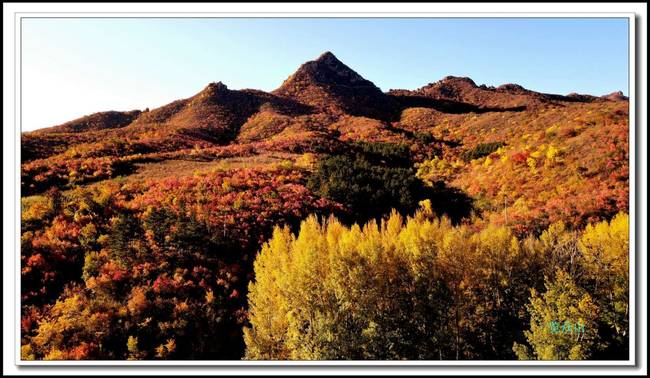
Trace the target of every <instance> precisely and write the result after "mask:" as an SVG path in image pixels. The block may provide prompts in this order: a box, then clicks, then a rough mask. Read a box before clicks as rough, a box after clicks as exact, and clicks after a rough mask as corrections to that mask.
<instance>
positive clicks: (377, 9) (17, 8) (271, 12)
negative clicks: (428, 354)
mask: <svg viewBox="0 0 650 378" xmlns="http://www.w3.org/2000/svg"><path fill="white" fill-rule="evenodd" d="M465 5H470V4H465ZM369 6H370V4H327V9H328V10H329V9H333V8H336V9H337V10H335V11H328V12H321V11H320V10H321V9H322V7H323V4H119V5H118V4H107V3H103V4H15V3H14V4H3V13H4V16H3V17H4V19H3V29H4V33H3V35H4V37H3V42H4V43H3V50H4V52H5V54H4V55H5V56H13V57H14V59H15V60H14V61H13V62H7V60H6V59H5V61H4V66H3V70H4V73H3V74H4V78H5V80H4V82H5V86H4V88H3V93H4V98H5V100H4V109H5V112H3V113H4V114H5V117H3V118H4V124H5V128H4V129H3V135H4V138H3V140H4V141H5V142H3V166H4V167H5V169H4V172H5V173H4V175H3V179H5V180H6V179H7V178H8V177H12V176H9V174H11V173H13V177H12V178H13V179H14V180H15V181H14V186H13V187H11V186H10V185H7V184H5V185H4V186H3V187H4V189H5V190H3V203H4V204H5V205H10V204H11V202H13V206H12V207H13V210H14V214H13V222H11V223H13V226H14V227H13V228H12V227H7V226H5V227H3V240H4V242H3V246H4V250H5V253H4V254H3V261H4V264H3V266H4V267H5V268H4V275H3V283H4V284H5V285H4V291H3V292H4V294H5V295H4V299H3V302H4V306H5V307H7V295H6V294H7V290H6V289H7V287H8V286H10V285H6V283H7V281H8V280H7V278H8V277H12V278H13V279H14V282H13V284H14V285H15V286H14V292H13V300H14V303H13V305H14V312H13V318H14V319H13V323H12V326H13V332H11V333H13V335H14V338H13V339H10V338H8V337H5V338H3V348H4V350H5V351H8V350H13V352H14V363H15V364H16V365H18V366H78V367H81V366H84V367H91V366H92V367H97V366H123V367H127V366H148V367H152V366H155V367H170V366H174V367H179V366H221V367H259V366H264V367H272V366H280V367H327V366H330V367H332V366H340V367H352V366H360V367H384V368H383V370H384V371H383V372H385V370H386V369H385V367H395V366H397V367H452V366H453V367H459V366H460V367H508V366H510V367H513V366H514V367H525V366H527V367H531V366H535V367H549V366H554V367H574V366H582V367H593V366H599V367H600V368H599V369H598V370H596V371H592V374H594V373H595V374H598V373H608V371H607V370H605V369H603V367H605V366H610V367H611V366H621V367H623V366H627V367H630V366H635V365H636V364H637V363H638V362H640V361H637V357H639V358H640V359H641V360H642V362H643V364H642V365H643V367H644V368H645V369H647V367H646V366H645V362H646V361H645V359H646V358H647V356H645V354H638V353H637V349H636V347H637V343H636V338H637V336H638V335H637V333H636V331H637V327H636V326H637V321H638V319H636V314H637V303H636V293H637V291H636V283H637V281H636V279H637V276H636V267H637V266H636V263H637V262H642V261H644V259H645V256H644V255H642V254H640V255H639V256H637V254H636V253H631V255H630V357H631V358H630V360H627V361H485V360H483V361H428V360H427V361H236V360H228V361H186V360H174V361H105V360H100V361H22V360H20V306H19V303H18V300H19V298H20V282H19V278H20V275H19V274H17V272H20V253H19V251H18V253H15V251H17V249H16V246H17V247H18V248H19V246H20V208H19V206H20V187H19V183H20V176H19V173H20V165H19V162H20V149H19V148H17V149H16V150H14V151H12V153H11V154H8V151H10V150H13V149H15V147H16V146H20V128H19V127H16V125H20V109H21V108H20V98H21V97H20V96H21V92H20V85H19V78H20V74H21V71H20V67H21V66H20V64H21V62H20V53H19V51H20V33H21V30H20V20H21V18H23V17H98V16H99V17H129V18H136V17H169V18H171V17H204V18H209V17H251V18H253V17H291V18H296V17H300V18H302V17H314V18H326V17H337V18H343V17H370V18H374V17H403V18H451V17H464V18H486V17H507V18H518V17H527V18H545V17H554V18H574V17H579V18H595V17H601V18H602V17H619V18H621V17H623V18H628V22H629V27H630V34H629V47H630V48H629V97H630V112H629V114H630V139H629V140H630V156H631V157H630V165H629V167H630V183H631V185H630V206H629V214H630V217H631V219H632V223H631V225H630V243H631V244H630V251H642V250H639V249H637V247H639V246H638V245H637V243H636V242H637V236H639V235H636V233H635V230H636V227H637V226H638V224H637V223H635V220H638V219H637V216H638V214H637V205H638V204H637V192H636V185H635V184H634V183H637V181H636V180H637V179H638V177H637V176H636V159H635V157H637V153H638V152H640V153H642V154H643V156H644V157H646V153H647V152H646V150H645V149H644V148H640V149H639V150H640V151H637V150H636V131H637V128H636V127H634V126H635V125H636V122H637V121H638V120H637V118H636V116H637V111H638V110H639V109H637V103H636V98H637V95H639V93H637V90H638V88H637V86H636V83H637V82H636V80H637V76H636V74H637V71H636V69H637V67H636V61H637V59H636V58H637V57H636V53H637V51H636V49H635V46H637V44H636V42H637V41H636V36H637V30H636V26H637V25H636V22H635V13H632V12H630V11H629V10H628V11H626V12H612V8H614V9H616V8H617V4H600V3H599V4H590V5H589V7H588V8H589V9H590V10H591V11H592V12H589V13H582V12H580V10H583V9H586V8H587V7H585V6H584V5H583V4H555V5H554V7H555V8H558V9H559V8H564V10H565V11H564V12H548V11H547V9H544V8H548V4H547V5H544V4H530V5H527V6H526V8H528V9H527V11H517V12H509V11H506V10H510V9H521V8H522V7H523V5H521V4H518V5H517V6H515V4H471V5H470V6H471V9H472V10H473V12H471V13H466V12H462V11H459V9H462V6H463V4H384V3H382V4H372V5H371V6H372V9H373V10H374V11H373V12H364V11H361V10H363V9H364V8H366V7H369ZM618 6H619V9H620V4H619V5H618ZM628 6H629V4H628ZM152 7H154V8H155V9H156V10H157V12H150V11H148V10H150V9H151V8H152ZM319 7H320V8H321V9H319ZM6 8H10V9H6ZM116 8H120V9H126V10H127V11H126V12H123V11H121V10H119V11H116ZM628 8H630V7H628ZM631 8H634V9H632V10H633V11H634V12H637V13H641V14H642V15H643V16H646V15H647V9H645V8H644V7H643V5H642V4H638V5H637V6H636V7H631ZM77 9H83V10H84V11H82V12H77V11H76V10H77ZM283 9H284V10H285V11H283ZM287 9H289V11H286V10H287ZM36 10H38V12H35V11H36ZM252 10H254V11H252ZM423 10H424V11H423ZM481 10H483V12H481V13H479V12H480V11H481ZM531 10H533V11H534V12H535V13H531V12H530V11H531ZM543 10H546V11H545V12H540V11H543ZM12 18H13V19H12ZM643 21H645V19H644V20H643ZM12 28H13V30H12ZM642 29H643V30H645V25H643V26H642ZM11 36H12V37H13V38H11V39H9V38H8V37H11ZM641 37H642V38H641V41H639V45H638V47H639V49H640V50H641V54H642V57H643V59H644V60H645V59H646V51H645V48H642V47H641V45H642V44H644V43H645V42H646V41H644V40H643V38H647V35H641ZM8 42H9V43H8ZM14 46H15V49H14ZM8 47H9V48H8ZM11 49H14V51H13V54H11ZM7 50H9V54H7ZM8 63H13V68H14V70H13V71H14V72H7V71H8V70H7V68H8V67H7V66H10V67H11V64H8ZM644 64H645V62H644V63H643V64H642V66H644ZM644 67H645V66H644ZM644 74H645V72H640V77H639V79H640V80H644ZM10 75H13V79H14V80H13V83H14V88H13V90H14V93H13V96H12V95H11V93H10V92H9V90H8V89H11V88H8V87H7V83H9V82H12V81H11V78H10ZM8 79H9V80H8ZM640 87H641V88H642V90H643V95H645V93H646V88H645V86H644V85H643V84H641V85H640ZM7 94H9V96H7ZM643 97H644V96H642V98H643ZM7 99H15V103H14V104H12V105H14V109H13V110H14V115H15V117H14V118H13V121H12V120H11V119H10V120H7V118H11V111H7V110H9V109H10V108H8V107H7ZM641 110H642V112H643V115H642V116H641V117H640V118H641V119H643V120H645V119H646V118H645V114H646V111H647V110H646V109H645V108H643V109H641ZM9 125H12V126H13V129H11V130H8V128H9V127H10V126H9ZM642 126H645V125H642ZM638 131H639V134H640V135H644V131H645V130H643V129H642V128H641V127H639V130H638ZM11 132H13V134H11ZM8 137H10V138H8ZM642 140H643V141H645V138H643V139H642ZM7 141H13V142H14V143H13V146H11V148H8V147H9V146H7ZM8 157H13V159H8ZM9 161H11V163H9ZM642 161H643V162H644V163H646V162H647V157H646V159H642ZM641 166H642V167H643V166H644V165H643V164H642V165H641ZM7 168H8V169H7ZM644 168H645V167H644ZM640 173H641V177H642V178H643V177H645V173H644V172H640ZM6 181H9V180H6ZM641 185H644V183H643V182H642V183H641ZM645 190H647V188H645ZM642 193H645V191H644V189H643V188H642ZM646 195H647V194H646ZM11 199H13V201H10V200H11ZM641 202H642V203H643V200H642V201H641ZM9 207H10V206H5V209H7V208H9ZM645 216H646V215H645V214H644V215H643V217H644V218H643V219H644V220H645ZM7 220H11V218H9V216H8V214H7V213H6V212H5V213H4V215H3V221H5V222H6V221H7ZM639 223H640V224H645V221H642V222H639ZM640 236H641V237H642V240H641V243H640V245H641V246H645V245H646V235H645V234H643V235H640ZM8 240H9V241H10V243H11V244H10V245H9V246H7V241H8ZM7 247H10V248H7ZM7 251H13V252H14V254H13V257H14V261H13V264H11V263H9V264H7V262H10V261H7V260H8V255H11V254H8V253H7ZM637 257H639V259H638V260H637ZM12 266H13V272H10V273H9V274H7V267H12ZM639 279H640V280H642V281H643V284H642V286H641V287H642V288H644V289H645V288H647V283H646V275H645V274H640V276H639ZM12 286H13V285H12ZM10 294H11V292H10ZM639 299H641V300H642V307H641V309H642V310H643V311H644V312H643V313H642V316H641V318H642V319H644V320H645V321H646V322H647V318H646V314H645V310H646V309H647V303H646V302H645V300H646V299H645V298H639ZM7 313H8V311H6V310H4V311H3V323H4V329H5V331H7V319H6V315H7ZM644 324H646V323H644ZM5 334H9V333H8V332H5ZM8 341H9V342H10V343H11V344H13V345H12V346H11V349H8V348H6V347H7V346H8V345H7V344H8ZM646 343H647V340H646V339H645V337H644V340H643V345H642V348H641V350H645V347H646V346H647V344H646ZM4 357H6V356H4ZM5 361H6V360H5ZM5 367H7V366H6V365H5ZM166 370H170V369H169V368H166ZM5 371H6V370H5ZM456 372H457V370H456ZM159 373H163V374H164V373H166V372H159ZM501 374H503V372H502V373H501ZM563 374H566V373H563Z"/></svg>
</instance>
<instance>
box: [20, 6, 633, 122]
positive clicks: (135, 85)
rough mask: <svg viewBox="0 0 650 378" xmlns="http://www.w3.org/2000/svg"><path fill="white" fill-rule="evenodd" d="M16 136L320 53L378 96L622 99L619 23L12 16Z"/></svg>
mask: <svg viewBox="0 0 650 378" xmlns="http://www.w3.org/2000/svg"><path fill="white" fill-rule="evenodd" d="M22 28H23V29H22V33H23V34H22V95H23V98H22V100H23V102H22V109H23V111H22V117H23V118H22V119H23V125H22V126H23V131H26V130H34V129H37V128H41V127H47V126H53V125H56V124H60V123H63V122H65V121H68V120H71V119H74V118H77V117H80V116H83V115H87V114H90V113H94V112H97V111H105V110H132V109H144V108H146V107H149V108H155V107H158V106H161V105H164V104H166V103H169V102H171V101H173V100H176V99H180V98H186V97H189V96H192V95H193V94H195V93H196V92H198V91H200V90H201V89H202V88H203V87H205V86H206V85H207V84H208V83H210V82H213V81H222V82H224V83H225V84H226V85H228V87H229V88H231V89H241V88H256V89H262V90H267V91H268V90H272V89H275V88H277V87H278V86H279V85H280V84H281V83H282V81H283V80H284V79H286V78H287V76H289V75H290V74H291V73H292V72H294V71H295V70H296V68H297V67H298V66H299V65H300V64H301V63H303V62H305V61H307V60H311V59H314V58H316V57H317V56H318V55H320V54H321V53H322V52H324V51H331V52H333V53H334V54H335V55H336V56H337V57H338V58H339V59H340V60H341V61H343V62H344V63H346V64H347V65H348V66H350V67H351V68H352V69H354V70H355V71H357V72H358V73H359V74H361V75H362V76H363V77H365V78H366V79H368V80H371V81H373V82H374V83H375V84H376V85H377V86H379V87H380V88H381V89H382V90H384V91H387V90H388V89H391V88H401V89H415V88H419V87H421V86H424V85H426V84H428V83H430V82H434V81H437V80H440V79H441V78H443V77H444V76H447V75H454V76H469V77H471V78H472V79H473V80H474V81H475V82H476V83H477V84H487V85H494V86H498V85H501V84H504V83H517V84H520V85H523V86H524V87H526V88H529V89H532V90H536V91H540V92H548V93H559V94H567V93H570V92H578V93H587V94H593V95H603V94H607V93H611V92H613V91H618V90H621V91H623V92H624V93H625V94H626V95H627V94H628V32H627V28H628V22H627V19H611V18H610V19H605V18H601V19H566V18H564V19H562V18H558V19H531V18H528V19H503V18H501V19H499V18H493V19H467V18H465V19H462V18H460V19H439V18H438V19H436V18H433V19H431V18H430V19H407V18H403V19H387V18H383V19H355V18H352V19H350V18H347V19H346V18H338V19H323V18H321V19H314V18H312V19H306V18H302V19H291V18H283V19H260V18H258V19H253V18H245V19H223V18H221V19H214V18H213V19H206V18H198V19H180V18H166V19H145V18H143V19H126V18H124V19H101V18H96V19H70V18H68V19H65V18H62V19H24V20H23V25H22Z"/></svg>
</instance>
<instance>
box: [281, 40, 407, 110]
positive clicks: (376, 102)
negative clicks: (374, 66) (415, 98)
mask: <svg viewBox="0 0 650 378" xmlns="http://www.w3.org/2000/svg"><path fill="white" fill-rule="evenodd" d="M273 93H274V94H276V95H279V96H285V97H288V98H292V99H295V100H296V101H299V102H301V103H304V104H307V105H311V106H313V107H315V108H316V109H318V110H320V111H323V112H330V113H334V114H342V113H344V114H350V115H357V116H366V117H371V118H377V119H390V118H391V117H393V116H394V115H395V111H396V110H397V106H398V105H397V104H396V102H395V101H393V100H392V99H391V98H390V97H389V96H386V94H384V93H383V92H382V91H381V90H380V89H379V88H378V87H377V86H375V85H374V84H373V83H372V82H371V81H369V80H366V79H364V78H363V77H362V76H361V75H359V74H358V73H357V72H355V71H354V70H352V69H351V68H350V67H348V66H346V65H345V64H343V63H342V62H341V61H340V60H338V59H337V58H336V56H334V54H332V53H331V52H329V51H328V52H325V53H324V54H322V55H321V56H319V57H318V59H316V60H313V61H309V62H307V63H304V64H303V65H302V66H300V68H298V70H297V71H296V72H295V73H294V74H292V75H291V76H289V78H288V79H287V80H285V81H284V83H282V85H281V86H280V87H279V88H278V89H276V90H274V91H273Z"/></svg>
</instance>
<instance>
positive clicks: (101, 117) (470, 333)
mask: <svg viewBox="0 0 650 378" xmlns="http://www.w3.org/2000/svg"><path fill="white" fill-rule="evenodd" d="M628 105H629V104H628V101H627V99H626V98H625V97H623V96H621V95H617V94H612V95H609V96H606V97H594V96H587V95H568V96H559V95H549V94H542V93H537V92H532V91H529V90H526V89H524V88H521V87H519V86H516V85H512V84H509V85H504V86H501V87H497V88H494V87H486V86H477V85H476V84H474V82H472V81H471V80H470V79H467V78H455V77H447V78H445V79H443V80H441V81H439V82H436V83H432V84H429V85H427V86H425V87H423V88H421V89H419V90H416V91H406V90H395V91H390V92H388V93H383V92H381V91H380V90H379V89H378V88H377V87H375V86H374V85H373V84H372V83H371V82H369V81H367V80H365V79H363V78H362V77H361V76H360V75H358V74H357V73H356V72H354V71H352V70H351V69H350V68H349V67H347V66H345V65H344V64H343V63H341V62H340V61H338V59H336V58H335V57H334V56H333V55H332V54H331V53H326V54H323V55H322V56H321V57H319V58H318V59H317V60H314V61H311V62H307V63H305V64H304V65H303V66H301V67H300V68H299V69H298V71H296V73H294V74H293V75H292V76H290V77H289V78H288V79H287V80H286V81H285V82H284V83H283V84H282V86H281V87H280V88H278V90H276V91H273V92H271V93H265V92H261V91H256V90H230V89H228V88H227V87H226V86H225V85H224V84H222V83H213V84H210V85H208V86H207V87H206V88H205V89H204V90H203V91H201V92H200V93H198V94H197V95H195V96H193V97H191V98H188V99H184V100H178V101H175V102H173V103H170V104H168V105H165V106H163V107H161V108H157V109H152V110H149V109H146V110H144V111H132V112H104V113H96V114H93V115H89V116H86V117H82V118H80V119H77V120H74V121H70V122H68V123H66V124H63V125H59V126H54V127H50V128H47V129H42V130H37V131H34V132H31V133H24V134H23V135H22V146H21V152H22V164H21V192H22V198H21V309H22V311H21V312H22V314H21V341H22V358H23V359H48V360H51V359H55V360H56V359H211V360H213V359H242V358H244V359H301V360H309V359H436V360H437V359H544V360H564V359H627V357H628V351H629V328H628V319H629V314H628V312H629V308H628V303H629V290H628V286H629V277H628V271H629V270H628V268H629V239H628V235H629V231H628V230H629V218H628V215H627V214H628V212H629V209H628V197H629V178H628V170H629V163H628V161H629V147H628V132H629V128H628Z"/></svg>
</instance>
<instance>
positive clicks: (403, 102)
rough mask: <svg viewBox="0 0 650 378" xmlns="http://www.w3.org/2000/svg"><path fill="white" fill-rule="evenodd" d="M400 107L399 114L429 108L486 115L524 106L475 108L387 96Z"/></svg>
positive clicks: (447, 102) (459, 104) (519, 110)
mask: <svg viewBox="0 0 650 378" xmlns="http://www.w3.org/2000/svg"><path fill="white" fill-rule="evenodd" d="M389 96H391V97H392V98H393V99H395V101H397V103H398V104H399V105H400V112H401V111H403V110H404V109H407V108H430V109H434V110H437V111H439V112H443V113H450V114H463V113H488V112H522V111H525V110H526V106H523V105H522V106H513V107H507V108H500V107H487V106H476V105H473V104H468V103H465V102H460V101H452V100H440V99H433V98H430V97H425V96H413V95H389Z"/></svg>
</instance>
